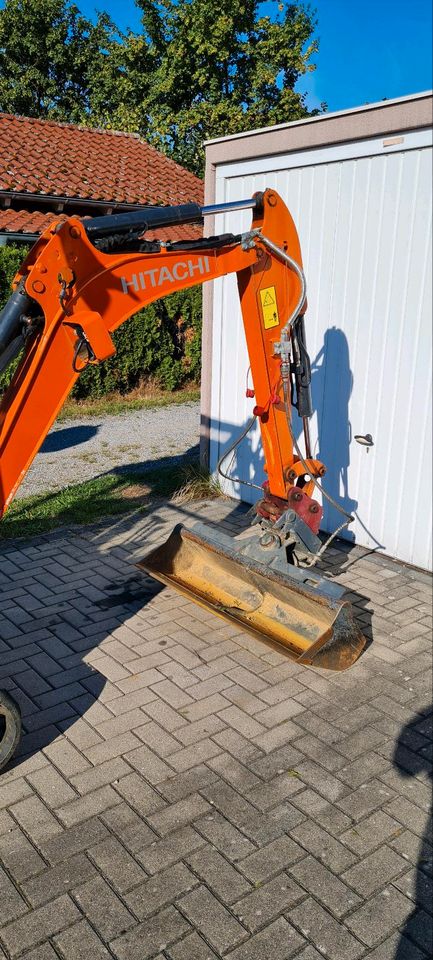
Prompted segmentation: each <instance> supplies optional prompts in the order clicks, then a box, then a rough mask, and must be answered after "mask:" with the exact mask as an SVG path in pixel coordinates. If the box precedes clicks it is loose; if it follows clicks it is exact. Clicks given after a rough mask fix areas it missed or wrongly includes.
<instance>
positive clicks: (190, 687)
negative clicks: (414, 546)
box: [0, 502, 432, 960]
mask: <svg viewBox="0 0 433 960" xmlns="http://www.w3.org/2000/svg"><path fill="white" fill-rule="evenodd" d="M197 516H199V517H200V519H202V520H203V519H204V520H206V519H208V520H209V521H212V522H217V523H220V524H221V525H222V526H223V527H224V529H225V530H226V531H228V532H231V533H235V532H237V531H238V530H239V528H240V527H242V526H243V525H245V523H246V522H247V521H246V511H245V510H244V509H243V508H242V507H240V506H237V505H235V504H233V503H229V502H214V503H212V504H201V505H194V506H186V507H183V508H181V507H174V506H173V505H172V504H166V505H163V506H161V507H159V508H158V507H155V508H154V509H153V510H152V511H149V512H148V513H145V514H133V515H132V516H129V517H127V518H124V517H123V518H121V519H120V520H114V521H112V522H110V523H106V524H102V525H99V526H96V527H91V528H80V529H75V530H67V531H60V532H58V533H56V534H53V535H49V536H45V537H41V538H37V539H30V540H28V541H17V542H14V543H8V544H6V546H3V548H2V555H1V559H0V587H1V590H2V605H1V620H0V683H1V684H2V685H3V686H4V687H5V688H6V689H8V690H10V691H11V693H12V694H13V695H14V696H15V697H16V698H17V699H18V700H19V702H20V704H21V709H22V713H23V719H24V729H25V735H24V737H23V741H22V745H21V749H20V754H19V756H18V757H17V758H16V760H15V762H14V764H13V766H12V767H10V768H9V769H8V770H7V771H5V772H4V773H3V774H2V775H0V864H1V866H0V960H4V958H7V960H15V958H23V960H24V958H26V960H56V958H57V960H99V958H101V960H102V958H114V960H150V958H154V960H216V958H229V960H288V958H298V960H317V958H320V957H326V958H328V960H357V958H364V957H369V958H370V960H422V958H425V957H428V956H430V952H431V909H432V907H431V904H432V899H431V873H432V858H431V846H430V845H429V823H428V821H429V816H430V798H431V719H430V711H431V659H430V657H431V648H430V637H431V584H430V578H429V577H428V576H427V575H426V574H424V573H420V572H417V571H414V570H411V569H408V568H406V567H404V566H403V565H401V564H396V563H393V562H391V561H388V560H386V559H384V558H383V557H379V556H376V555H374V554H371V553H366V552H365V551H363V550H360V549H359V548H355V547H351V546H350V545H341V546H338V547H336V548H333V549H331V550H330V551H329V552H328V555H327V558H326V567H325V568H324V569H326V571H327V573H328V574H329V575H331V576H334V577H336V578H337V579H338V580H339V581H340V582H341V583H343V584H345V585H346V586H347V588H348V589H349V590H350V594H349V598H350V599H351V600H352V602H353V603H354V609H355V612H356V614H357V617H358V620H359V622H360V624H361V626H362V628H363V630H364V632H365V634H366V636H367V637H368V638H371V637H373V642H372V643H371V644H370V646H369V647H368V649H367V650H366V652H365V653H364V655H363V656H362V657H361V659H360V660H359V661H358V663H357V664H356V665H355V666H354V667H352V669H350V670H349V671H347V672H345V673H342V674H332V673H329V672H325V671H319V670H313V669H310V668H305V667H303V666H299V665H298V664H296V663H294V662H293V661H291V660H288V659H287V658H286V657H285V656H284V654H283V653H281V652H280V651H279V650H277V649H273V648H271V647H270V646H267V645H265V643H263V642H260V641H259V640H258V639H254V638H251V637H249V636H247V635H246V634H245V633H241V632H239V631H238V630H237V629H236V628H235V627H232V626H230V625H227V624H226V623H224V621H222V620H220V619H219V618H217V617H215V616H214V615H213V614H211V613H208V612H206V611H205V610H203V609H201V608H199V607H196V606H195V605H194V604H192V603H190V602H189V601H188V600H187V599H185V598H183V597H181V596H179V595H178V594H176V593H174V592H173V591H172V590H169V589H162V588H161V586H160V585H159V584H156V583H155V582H154V581H152V580H150V579H149V578H146V577H144V576H142V574H141V573H140V572H139V571H138V570H137V568H136V566H135V562H136V561H137V560H138V559H139V558H140V557H141V556H142V555H143V554H144V553H145V552H146V550H147V549H149V547H150V545H151V544H153V543H157V542H160V541H162V540H163V539H164V537H165V536H166V534H167V532H168V530H169V529H170V527H172V526H173V524H174V523H175V522H178V521H179V520H183V521H184V522H187V523H189V522H190V521H191V520H193V519H195V518H196V517H197Z"/></svg>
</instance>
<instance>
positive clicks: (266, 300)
mask: <svg viewBox="0 0 433 960" xmlns="http://www.w3.org/2000/svg"><path fill="white" fill-rule="evenodd" d="M260 301H261V304H262V312H263V323H264V327H265V330H270V328H271V327H278V325H279V322H280V318H279V316H278V307H277V295H276V292H275V287H266V288H265V289H264V290H260Z"/></svg>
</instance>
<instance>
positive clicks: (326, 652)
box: [138, 524, 365, 670]
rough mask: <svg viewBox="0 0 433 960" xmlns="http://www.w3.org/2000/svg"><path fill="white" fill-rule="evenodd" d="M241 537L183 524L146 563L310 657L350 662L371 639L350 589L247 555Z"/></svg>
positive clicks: (239, 622) (211, 606) (265, 636)
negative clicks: (354, 608) (357, 617)
mask: <svg viewBox="0 0 433 960" xmlns="http://www.w3.org/2000/svg"><path fill="white" fill-rule="evenodd" d="M242 550H243V544H242V541H241V540H236V539H234V538H233V537H229V536H227V535H226V534H223V533H221V532H220V531H213V530H210V529H209V528H208V527H206V526H205V525H204V524H195V525H194V527H193V528H192V529H190V530H188V529H186V528H185V527H183V526H182V525H181V524H179V525H178V526H177V527H175V528H174V530H173V532H172V533H171V535H170V537H169V538H168V540H167V541H166V543H165V544H163V545H162V546H160V547H157V548H156V549H155V550H152V552H151V553H149V554H148V555H147V556H146V557H145V558H144V559H143V560H142V561H140V563H139V564H138V566H139V567H140V568H141V569H142V570H145V571H146V572H147V573H149V574H150V575H151V576H152V577H155V578H156V579H157V580H160V581H162V583H165V584H167V585H168V586H171V587H174V588H175V589H176V590H178V591H179V592H180V593H182V594H184V595H185V596H187V597H189V599H191V600H194V601H195V602H196V603H199V604H200V605H201V606H204V607H206V608H207V609H208V610H211V611H212V612H213V613H216V614H219V616H222V617H223V618H224V619H226V620H229V621H230V622H232V623H234V624H235V625H236V626H237V627H239V630H246V631H248V632H249V633H252V634H254V635H255V636H257V637H259V638H260V639H262V640H265V641H270V642H272V643H277V644H279V645H280V646H282V647H284V649H285V652H286V653H287V654H288V655H289V656H290V657H292V658H293V659H295V660H298V661H299V662H300V663H303V664H313V665H314V666H317V667H325V668H327V669H329V670H345V669H346V667H349V666H351V664H352V663H354V661H355V660H357V658H358V656H359V654H360V653H361V651H362V649H363V648H364V646H365V639H364V637H363V636H362V634H361V633H360V631H359V629H358V627H357V625H356V623H355V621H354V619H353V614H352V608H351V605H350V603H348V602H347V601H346V602H345V601H343V600H342V596H343V593H344V590H343V588H342V587H340V586H338V585H337V584H334V583H331V582H329V581H328V580H325V579H323V578H321V577H320V576H318V575H317V574H313V573H310V572H309V571H308V570H301V569H300V568H297V567H292V566H289V564H287V570H286V569H284V570H283V571H282V570H281V569H273V568H272V566H266V565H265V564H264V563H260V562H258V561H257V560H256V559H254V558H252V557H250V556H247V555H245V553H244V552H242Z"/></svg>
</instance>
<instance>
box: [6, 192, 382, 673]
mask: <svg viewBox="0 0 433 960" xmlns="http://www.w3.org/2000/svg"><path fill="white" fill-rule="evenodd" d="M245 207H250V208H251V209H252V211H253V216H252V224H251V229H250V230H249V231H248V232H247V233H244V234H239V235H236V236H232V235H225V236H222V237H215V238H208V239H206V240H202V241H197V242H191V241H189V242H178V243H169V242H166V243H164V241H156V242H155V241H152V242H146V240H143V239H140V237H141V235H142V234H143V232H145V231H146V229H148V228H149V227H151V228H152V229H153V230H155V229H156V228H160V229H164V227H168V226H172V225H173V224H178V223H191V222H197V221H201V220H202V217H203V216H204V215H206V214H207V213H216V212H220V211H221V209H223V208H221V207H214V208H200V207H198V206H197V205H196V204H187V205H184V206H182V207H167V208H148V209H144V210H143V211H134V212H133V213H128V214H119V215H114V216H112V217H100V218H97V219H95V220H89V221H80V220H78V219H75V218H70V219H67V220H65V221H58V222H55V223H54V224H52V225H51V226H50V227H49V228H47V230H46V231H45V233H43V234H42V236H41V238H40V240H39V241H38V242H37V243H36V244H35V246H34V247H33V249H32V250H31V251H30V253H29V256H28V257H27V259H26V260H25V262H24V263H23V265H22V267H21V269H20V271H19V273H18V275H17V277H16V278H15V284H14V286H15V289H14V292H13V294H12V297H11V299H10V301H9V302H8V304H7V305H6V307H5V308H4V310H3V311H2V313H1V314H0V369H1V367H2V365H3V366H4V364H5V363H8V362H9V361H10V359H11V357H12V356H13V355H14V353H16V351H17V350H19V348H20V347H24V349H23V355H22V357H21V359H20V361H19V364H18V367H17V369H16V371H15V374H14V376H13V378H12V382H11V384H10V387H9V389H8V390H7V391H6V393H5V395H4V397H3V399H2V402H1V405H0V516H1V515H2V514H3V513H4V511H5V510H6V509H7V506H8V504H9V503H10V502H11V500H12V498H13V496H14V494H15V493H16V490H17V488H18V486H19V484H20V483H21V481H22V479H23V477H24V476H25V473H26V471H27V469H28V468H29V466H30V464H31V462H32V460H33V458H34V456H35V455H36V453H37V451H38V450H39V448H40V446H41V444H42V443H43V440H44V438H45V436H46V434H47V433H48V431H49V429H50V427H51V425H52V424H53V422H54V420H55V418H56V416H57V414H58V413H59V411H60V409H61V407H62V405H63V403H64V402H65V400H66V398H67V396H68V394H69V393H70V391H71V389H72V387H73V386H74V383H75V382H76V380H77V378H78V377H79V375H80V373H81V372H82V370H84V369H85V368H86V367H87V366H88V365H89V364H95V363H100V362H101V361H104V360H106V359H107V358H108V357H110V356H113V355H114V354H115V345H114V342H113V338H112V334H113V332H114V331H115V330H116V329H117V328H118V327H120V326H121V324H122V323H124V322H125V321H126V320H128V318H129V317H130V316H132V315H133V314H135V313H136V312H137V311H139V310H141V309H142V308H143V307H145V306H146V305H147V304H149V303H152V302H153V301H155V300H157V299H159V298H160V297H164V296H166V295H167V294H169V293H172V292H174V291H176V290H182V289H186V288H188V287H191V286H194V285H195V284H197V283H204V282H206V281H209V280H213V279H215V278H216V277H222V276H224V275H225V274H229V273H236V275H237V282H238V289H239V296H240V304H241V309H242V317H243V323H244V328H245V335H246V341H247V347H248V354H249V360H250V365H251V375H252V381H253V390H251V389H248V395H249V396H251V395H253V396H254V399H255V407H254V414H255V416H256V417H257V419H258V421H259V424H260V430H261V438H262V444H263V450H264V457H265V465H264V467H265V471H266V473H267V481H266V483H265V484H264V485H263V497H262V499H261V501H260V503H259V504H258V506H257V517H256V520H257V523H256V526H255V528H254V527H253V529H252V530H250V531H247V532H246V534H245V535H242V536H241V537H239V538H235V539H234V540H233V541H230V542H226V540H224V537H222V535H221V534H218V532H215V531H214V532H213V533H207V532H206V531H203V530H202V529H200V530H199V531H197V530H195V531H192V532H191V531H184V530H183V528H182V529H180V530H179V529H177V530H176V531H174V533H173V535H172V537H171V538H170V540H169V542H168V544H167V545H166V546H165V547H164V548H162V550H161V548H159V551H156V552H155V551H153V553H152V554H151V555H150V556H149V557H147V558H145V560H144V561H143V563H142V566H143V567H144V569H146V570H148V571H150V572H151V573H152V574H153V575H154V576H156V577H159V579H161V580H163V582H165V583H170V584H172V585H173V586H175V587H176V588H177V589H178V590H181V591H182V592H184V593H186V594H187V595H188V596H192V597H193V598H194V599H195V600H197V601H198V602H199V603H204V604H205V605H207V606H210V607H211V609H213V610H215V611H216V612H218V613H220V614H221V615H222V616H224V617H226V618H228V619H230V620H232V621H233V622H235V623H237V624H238V625H239V628H240V629H247V630H250V631H252V632H253V633H255V634H257V633H258V634H259V635H260V636H262V637H264V638H265V639H267V640H271V641H274V642H277V643H278V644H282V645H283V646H284V647H285V648H286V650H287V652H289V653H290V654H291V655H292V656H296V657H297V658H298V659H301V660H302V662H304V663H312V662H314V663H315V664H319V665H321V666H327V667H330V668H332V669H342V668H343V667H345V666H348V665H349V664H350V663H351V662H353V660H354V659H356V657H357V656H358V654H359V652H360V650H361V649H362V647H363V645H364V641H363V638H362V637H361V636H360V634H359V631H358V630H357V628H356V627H355V624H354V622H353V620H352V618H351V614H350V608H349V605H348V604H347V603H344V602H342V600H341V594H342V590H341V588H339V587H337V586H336V585H333V584H327V582H326V581H324V580H323V578H321V577H320V576H317V575H315V574H314V573H312V572H311V570H309V569H308V568H309V566H310V565H311V564H312V563H314V562H315V558H316V559H317V556H318V554H319V551H320V549H321V541H320V539H319V537H318V531H319V525H320V519H321V516H322V508H321V506H320V504H319V503H317V502H316V501H314V500H313V499H312V493H313V491H314V478H317V477H319V476H322V475H323V474H324V472H325V467H324V465H323V464H321V463H320V462H319V461H317V460H315V459H314V458H312V457H311V451H310V445H309V435H308V418H309V416H311V412H312V410H311V396H310V392H309V362H308V355H307V353H306V347H305V333H304V321H303V315H304V312H305V309H306V290H305V279H304V275H303V271H302V259H301V250H300V246H299V239H298V235H297V231H296V228H295V225H294V223H293V220H292V217H291V215H290V213H289V211H288V209H287V207H286V206H285V204H284V202H283V201H282V199H281V198H280V197H279V196H278V194H277V193H276V192H275V191H272V190H265V191H264V193H263V194H256V195H255V197H253V199H252V200H249V201H241V202H238V203H235V204H231V205H225V209H243V208H245ZM239 375H240V377H241V378H242V379H243V378H244V371H240V372H239ZM295 389H296V401H294V390H295ZM294 402H295V405H296V406H297V409H298V413H299V415H300V416H301V418H302V420H303V424H304V438H305V456H304V455H299V454H300V451H299V447H298V445H297V443H296V440H295V438H294V434H293V429H292V426H291V405H292V404H293V403H294ZM294 443H295V444H296V451H297V453H298V455H296V451H295V449H294ZM226 539H227V538H226Z"/></svg>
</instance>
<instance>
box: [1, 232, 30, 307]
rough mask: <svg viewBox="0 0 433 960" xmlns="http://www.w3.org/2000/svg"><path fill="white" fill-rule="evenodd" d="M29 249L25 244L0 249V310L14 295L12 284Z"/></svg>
mask: <svg viewBox="0 0 433 960" xmlns="http://www.w3.org/2000/svg"><path fill="white" fill-rule="evenodd" d="M27 251H28V247H26V246H24V245H23V244H21V245H19V244H17V245H12V244H11V246H9V247H0V310H1V308H2V307H4V305H5V303H6V301H7V300H9V297H10V295H11V293H12V288H11V283H12V280H13V278H14V276H15V274H16V273H17V271H18V268H19V267H20V266H21V264H22V262H23V260H24V257H25V256H26V255H27Z"/></svg>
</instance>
